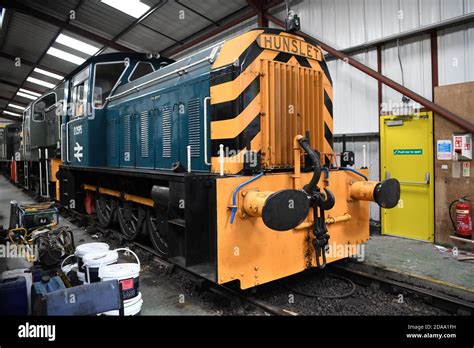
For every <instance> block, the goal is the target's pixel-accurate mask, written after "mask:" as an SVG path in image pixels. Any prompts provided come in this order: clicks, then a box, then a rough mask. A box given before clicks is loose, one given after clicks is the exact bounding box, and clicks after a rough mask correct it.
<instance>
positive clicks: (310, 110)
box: [209, 29, 400, 289]
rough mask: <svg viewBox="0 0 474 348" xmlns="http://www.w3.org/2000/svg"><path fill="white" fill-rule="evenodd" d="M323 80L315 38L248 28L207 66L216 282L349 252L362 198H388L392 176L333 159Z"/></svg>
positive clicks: (269, 276) (393, 187)
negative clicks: (373, 175)
mask: <svg viewBox="0 0 474 348" xmlns="http://www.w3.org/2000/svg"><path fill="white" fill-rule="evenodd" d="M332 96H333V91H332V80H331V77H330V74H329V70H328V68H327V65H326V62H325V61H324V56H323V53H322V51H321V49H320V48H319V47H318V46H317V44H315V43H312V42H307V41H306V40H305V39H304V38H302V37H300V36H297V35H293V34H290V33H287V32H284V31H280V30H272V29H261V30H259V29H257V30H253V31H250V32H248V33H246V34H244V35H241V36H238V37H236V38H235V39H232V40H229V41H227V42H225V43H224V45H223V47H222V49H221V51H220V52H219V54H218V56H217V59H216V60H215V62H214V64H213V66H212V73H211V97H210V113H209V114H210V138H211V154H212V155H211V156H212V157H211V161H210V162H211V165H212V172H214V173H218V174H219V176H218V178H217V179H216V209H217V211H216V217H217V218H216V219H217V221H216V225H217V226H216V227H217V228H216V229H217V241H216V244H217V281H218V283H220V284H222V283H227V282H230V281H235V280H238V281H240V286H241V288H242V289H246V288H250V287H253V286H256V285H259V284H263V283H266V282H269V281H272V280H275V279H279V278H283V277H285V276H289V275H292V274H295V273H298V272H301V271H303V270H305V269H307V268H310V267H324V265H325V264H326V263H330V262H333V261H336V260H339V259H342V258H346V257H349V256H353V255H355V254H357V253H358V252H359V251H360V249H359V248H358V246H360V245H361V244H362V243H364V242H365V241H367V240H368V238H369V202H370V201H375V202H377V203H379V205H381V206H382V207H384V208H391V207H393V206H395V205H396V203H397V202H398V199H399V195H400V189H399V185H398V182H397V181H396V180H395V179H390V180H388V181H385V182H383V183H379V182H372V181H368V180H366V177H367V175H368V170H367V169H361V170H358V171H354V170H353V169H351V168H337V167H336V166H335V161H334V153H333V97H332Z"/></svg>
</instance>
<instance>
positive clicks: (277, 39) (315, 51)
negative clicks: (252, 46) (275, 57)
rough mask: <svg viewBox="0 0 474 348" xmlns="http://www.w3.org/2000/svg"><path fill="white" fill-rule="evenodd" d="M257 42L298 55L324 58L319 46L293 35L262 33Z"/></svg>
mask: <svg viewBox="0 0 474 348" xmlns="http://www.w3.org/2000/svg"><path fill="white" fill-rule="evenodd" d="M257 43H258V45H259V46H260V47H261V48H265V49H268V50H273V51H279V52H285V53H289V54H296V55H298V56H303V57H306V58H310V59H316V60H322V53H321V49H319V47H316V46H313V45H311V44H309V43H307V42H306V41H302V40H298V39H295V38H292V37H288V36H279V35H272V34H261V35H260V36H259V37H258V38H257Z"/></svg>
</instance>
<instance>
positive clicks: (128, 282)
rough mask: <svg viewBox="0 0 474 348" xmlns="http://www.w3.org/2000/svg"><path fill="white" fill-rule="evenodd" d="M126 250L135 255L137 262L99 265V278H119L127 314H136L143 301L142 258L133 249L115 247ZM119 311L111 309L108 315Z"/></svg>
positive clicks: (103, 279) (105, 279)
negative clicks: (141, 284) (141, 283)
mask: <svg viewBox="0 0 474 348" xmlns="http://www.w3.org/2000/svg"><path fill="white" fill-rule="evenodd" d="M115 251H116V252H118V251H126V252H129V253H131V254H133V256H135V258H136V260H137V263H116V264H112V265H108V266H107V265H102V266H100V267H99V278H100V279H101V280H102V281H107V280H113V279H116V280H118V282H119V284H120V285H121V288H122V299H123V307H124V314H125V315H136V314H138V313H139V312H140V310H141V306H142V303H143V299H142V294H141V293H140V291H139V284H140V260H139V259H138V256H137V255H136V254H135V253H134V252H133V251H131V250H129V249H126V248H120V249H115ZM118 313H119V311H109V312H106V313H104V314H106V315H118Z"/></svg>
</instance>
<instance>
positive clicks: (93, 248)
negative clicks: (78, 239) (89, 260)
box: [74, 242, 110, 283]
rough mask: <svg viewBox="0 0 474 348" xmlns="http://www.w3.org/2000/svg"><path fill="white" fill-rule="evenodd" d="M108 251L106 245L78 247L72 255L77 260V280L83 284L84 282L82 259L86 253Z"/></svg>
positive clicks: (83, 245)
mask: <svg viewBox="0 0 474 348" xmlns="http://www.w3.org/2000/svg"><path fill="white" fill-rule="evenodd" d="M109 249H110V247H109V245H108V244H107V243H100V242H93V243H85V244H81V245H78V246H77V247H76V251H75V252H74V255H75V256H76V259H77V278H79V280H80V281H81V282H82V283H83V282H84V281H85V274H84V262H83V260H82V258H83V257H84V255H86V254H88V253H92V252H95V251H108V250H109Z"/></svg>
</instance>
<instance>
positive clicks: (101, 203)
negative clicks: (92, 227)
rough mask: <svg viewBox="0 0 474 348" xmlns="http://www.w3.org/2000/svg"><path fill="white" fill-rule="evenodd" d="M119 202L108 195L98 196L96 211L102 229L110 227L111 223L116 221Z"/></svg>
mask: <svg viewBox="0 0 474 348" xmlns="http://www.w3.org/2000/svg"><path fill="white" fill-rule="evenodd" d="M116 207H117V202H116V201H115V199H114V198H113V197H111V196H107V195H100V194H99V195H96V200H95V210H96V212H97V218H98V219H99V223H100V224H101V225H102V227H109V225H110V223H111V222H112V221H113V219H114V213H115V209H116Z"/></svg>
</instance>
